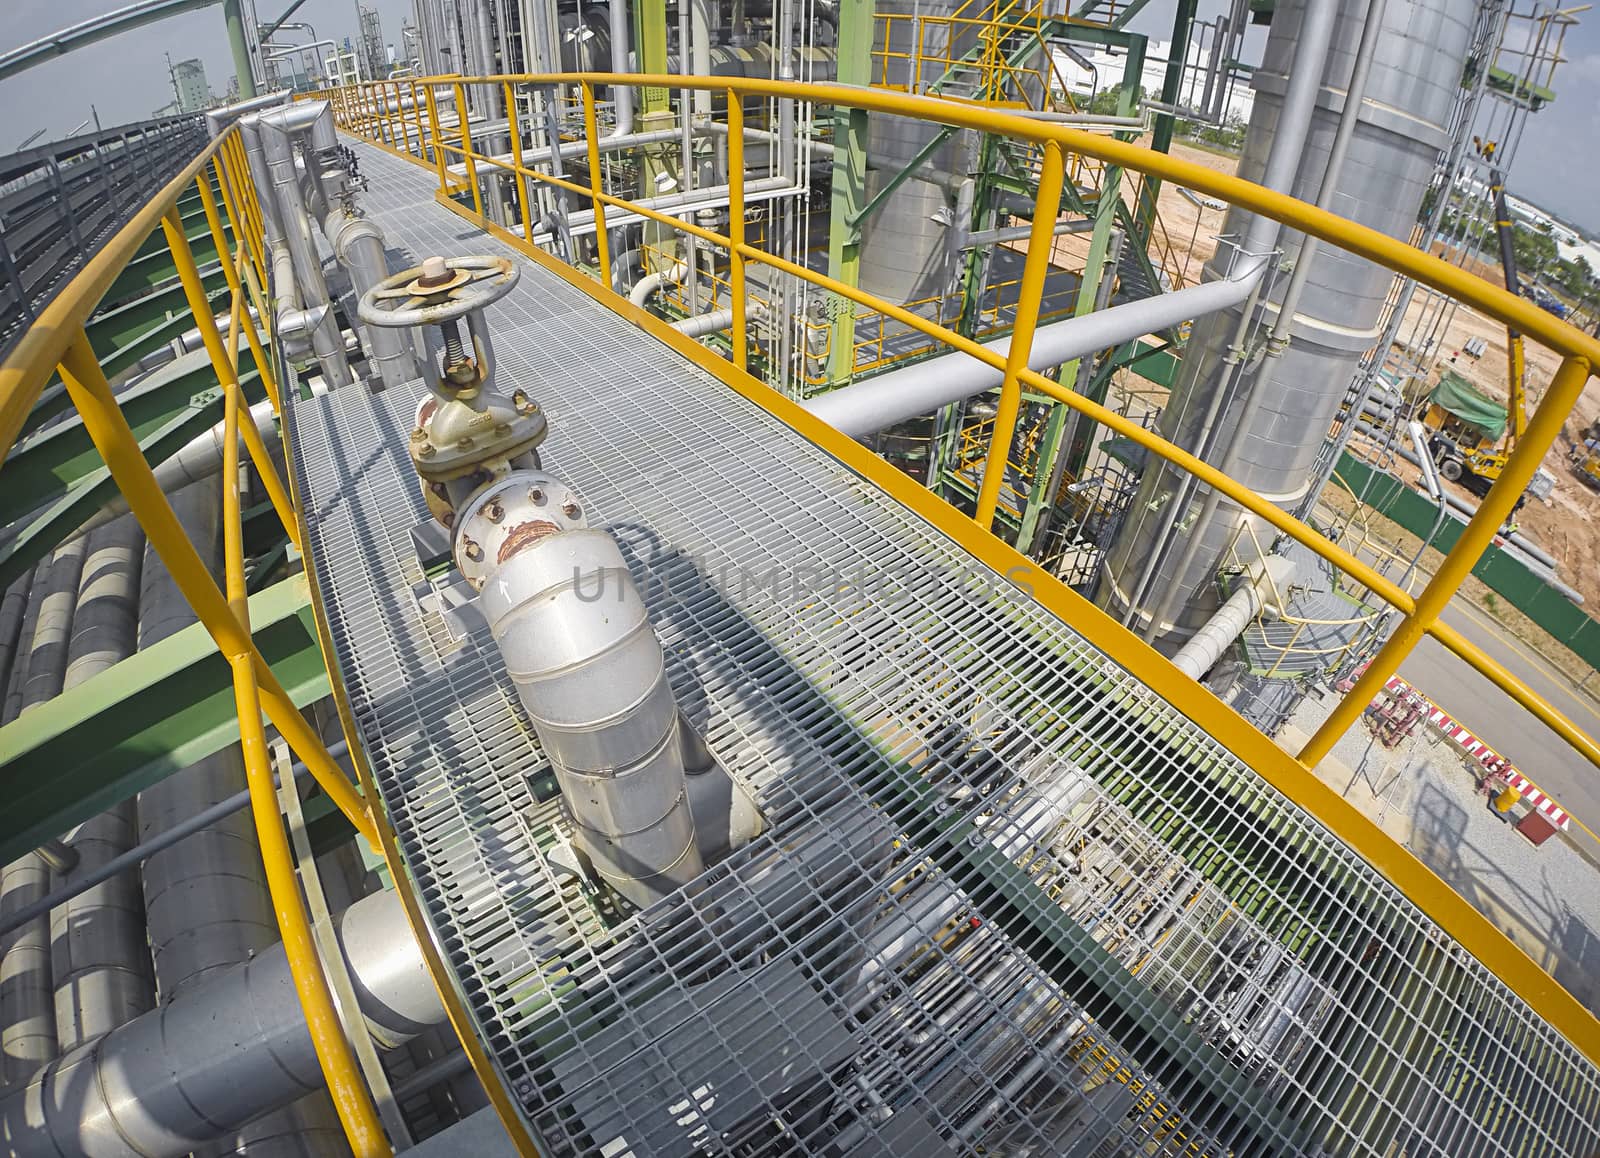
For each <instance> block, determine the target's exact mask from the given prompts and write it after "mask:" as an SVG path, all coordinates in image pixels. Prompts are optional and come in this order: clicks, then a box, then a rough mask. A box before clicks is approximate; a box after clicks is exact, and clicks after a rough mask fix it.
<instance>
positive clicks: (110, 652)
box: [50, 515, 155, 1051]
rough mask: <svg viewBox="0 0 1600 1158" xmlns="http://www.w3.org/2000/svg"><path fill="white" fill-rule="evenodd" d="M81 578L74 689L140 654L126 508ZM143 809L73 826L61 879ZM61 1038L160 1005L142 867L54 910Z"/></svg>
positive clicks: (97, 538)
mask: <svg viewBox="0 0 1600 1158" xmlns="http://www.w3.org/2000/svg"><path fill="white" fill-rule="evenodd" d="M87 543H88V546H87V557H86V559H85V561H84V567H83V576H82V580H81V583H80V585H79V587H78V606H77V611H76V614H75V615H74V617H73V624H72V643H71V647H70V649H69V652H68V658H67V670H66V678H65V679H64V680H63V683H62V686H63V688H64V689H65V690H70V689H72V688H75V687H77V686H78V685H79V684H82V683H83V682H84V681H85V680H88V679H90V678H92V677H94V676H96V675H99V674H100V673H101V672H103V671H105V670H107V669H108V668H110V667H112V666H113V665H115V664H116V663H118V662H119V661H121V660H123V659H125V658H127V657H128V656H129V655H131V654H133V651H134V646H135V644H136V642H137V637H138V609H139V576H140V572H141V570H142V564H143V560H144V535H143V533H142V532H141V531H140V530H139V524H138V523H137V522H136V521H135V520H134V519H133V518H132V517H131V516H128V515H124V516H123V517H122V518H120V519H117V520H116V521H115V522H113V523H111V524H110V525H108V526H106V527H103V528H101V529H99V530H97V531H95V532H93V533H92V534H91V535H90V537H89V538H88V541H87ZM137 828H138V817H137V810H136V807H135V805H134V802H133V801H132V800H125V801H123V802H122V803H120V804H117V805H115V806H114V807H112V808H110V809H107V810H106V811H105V812H103V813H101V814H100V815H99V816H96V817H94V818H93V819H92V820H88V821H85V822H84V823H83V824H80V825H78V826H77V827H76V828H75V829H73V830H72V831H70V832H69V833H67V835H66V837H65V840H66V843H67V844H68V846H69V847H70V848H71V849H72V850H73V852H74V853H75V854H76V858H75V863H74V864H73V866H72V867H71V868H70V869H68V870H67V871H66V872H65V873H63V874H62V879H61V883H62V885H63V886H70V885H71V884H72V883H73V881H74V880H75V879H79V878H80V877H82V876H83V875H86V874H88V873H92V872H94V871H95V870H96V869H98V868H99V867H100V866H102V865H104V864H106V863H107V862H108V861H110V860H112V859H114V858H116V857H118V856H121V855H122V854H123V853H125V852H127V851H128V850H129V849H130V848H132V847H133V845H134V842H135V840H136V836H137ZM50 959H51V971H52V980H53V984H54V987H55V1015H56V1038H57V1041H58V1042H59V1044H60V1048H61V1049H62V1050H63V1051H65V1050H69V1049H72V1048H73V1047H75V1046H77V1045H80V1044H82V1043H83V1042H85V1041H88V1040H90V1039H91V1038H95V1037H98V1036H100V1035H101V1034H103V1033H109V1032H110V1031H111V1030H113V1029H115V1028H116V1027H117V1026H119V1025H122V1024H123V1023H124V1022H127V1021H130V1020H132V1019H133V1018H135V1017H137V1016H138V1015H139V1014H141V1013H143V1012H145V1011H146V1010H148V1009H150V1008H151V1007H152V1006H154V1004H155V982H154V979H153V977H152V976H151V971H150V952H149V949H148V948H147V947H146V942H145V923H144V901H143V897H142V895H141V891H140V887H139V874H138V872H136V871H131V872H125V873H122V874H120V875H119V876H115V877H112V878H111V879H110V880H107V881H104V882H102V883H101V884H98V885H95V886H94V887H92V888H90V889H87V890H85V891H84V892H82V893H80V894H79V895H78V896H76V897H74V898H72V899H71V900H70V901H68V902H66V903H65V904H62V905H58V906H56V908H55V909H53V910H52V911H51V913H50Z"/></svg>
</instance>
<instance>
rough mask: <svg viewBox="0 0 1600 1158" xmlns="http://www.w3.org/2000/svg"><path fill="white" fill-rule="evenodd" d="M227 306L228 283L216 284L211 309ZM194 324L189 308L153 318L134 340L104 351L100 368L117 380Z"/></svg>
mask: <svg viewBox="0 0 1600 1158" xmlns="http://www.w3.org/2000/svg"><path fill="white" fill-rule="evenodd" d="M220 281H221V279H220V278H215V279H213V282H214V283H220ZM227 306H228V289H227V286H226V284H217V288H216V290H215V291H213V292H212V294H211V308H212V310H213V311H215V312H217V313H221V312H222V310H224V309H225V308H227ZM193 326H194V315H193V314H191V313H189V312H188V310H187V309H184V310H181V311H179V310H174V311H172V312H171V313H170V314H168V316H167V317H165V318H161V319H157V320H153V321H151V323H150V325H149V327H148V328H147V329H145V330H142V331H141V332H140V333H139V334H138V335H137V336H135V337H134V338H133V339H132V340H130V341H128V342H125V343H123V344H122V345H119V346H117V347H116V348H115V349H113V350H112V351H111V352H110V353H107V354H102V355H101V357H100V368H101V369H102V370H104V371H105V372H106V377H108V378H110V379H111V381H112V382H113V383H115V382H116V381H117V379H118V376H119V375H121V374H122V373H123V372H124V371H126V370H128V369H131V368H132V367H133V366H134V365H136V364H137V363H138V361H139V359H141V358H143V357H144V356H145V355H146V354H151V353H154V352H155V351H156V350H157V349H158V348H159V347H161V346H165V345H167V344H168V343H169V342H171V341H172V339H174V338H176V337H179V336H180V335H182V334H183V332H184V331H185V330H189V329H192V328H193ZM89 342H90V344H91V345H93V343H94V335H93V334H91V335H90V337H89Z"/></svg>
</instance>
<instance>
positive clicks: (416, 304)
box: [356, 257, 522, 326]
mask: <svg viewBox="0 0 1600 1158" xmlns="http://www.w3.org/2000/svg"><path fill="white" fill-rule="evenodd" d="M521 276H522V270H521V269H519V268H518V267H517V266H516V265H515V264H514V263H513V262H512V261H511V259H510V258H508V257H448V258H447V257H430V258H428V259H427V260H426V261H424V262H423V263H422V264H421V265H419V266H415V267H413V268H411V269H407V270H402V271H401V272H400V273H397V274H393V275H391V276H389V277H386V278H384V279H383V280H382V281H380V282H379V283H378V284H377V285H375V286H373V287H372V288H371V289H369V290H367V292H366V293H364V294H362V295H361V301H360V302H359V303H358V304H357V306H356V313H357V314H358V315H360V317H361V320H362V321H364V322H367V323H369V324H370V325H374V326H429V325H436V324H437V323H439V322H448V321H452V320H454V319H456V318H460V317H465V316H466V315H467V314H470V313H472V312H473V311H474V310H481V309H483V307H484V306H487V305H488V304H489V303H490V302H496V301H499V300H500V299H501V298H503V297H505V296H506V294H508V293H510V292H511V290H512V287H514V286H515V285H516V284H517V280H518V279H519V278H520V277H521Z"/></svg>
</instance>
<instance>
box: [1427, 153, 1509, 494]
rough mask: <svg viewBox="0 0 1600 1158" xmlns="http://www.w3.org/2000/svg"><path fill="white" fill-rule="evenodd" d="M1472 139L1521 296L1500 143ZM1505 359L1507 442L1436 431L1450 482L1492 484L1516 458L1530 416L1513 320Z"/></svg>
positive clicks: (1439, 459) (1505, 261) (1432, 443)
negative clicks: (1485, 169)
mask: <svg viewBox="0 0 1600 1158" xmlns="http://www.w3.org/2000/svg"><path fill="white" fill-rule="evenodd" d="M1473 144H1474V145H1476V146H1477V150H1478V154H1479V155H1480V156H1481V157H1483V159H1484V160H1486V161H1488V162H1489V193H1490V196H1491V197H1492V198H1493V199H1494V218H1495V221H1494V224H1495V233H1496V235H1497V236H1498V237H1499V241H1500V269H1501V273H1502V274H1503V275H1504V277H1505V283H1506V289H1508V290H1510V291H1511V292H1512V293H1514V294H1517V295H1518V296H1521V295H1522V283H1521V281H1520V279H1519V278H1518V276H1517V255H1516V251H1515V250H1514V249H1513V248H1512V244H1511V237H1512V234H1511V230H1512V225H1511V211H1510V210H1509V209H1508V208H1507V207H1506V181H1505V175H1504V174H1503V173H1502V172H1501V171H1500V169H1499V167H1498V166H1496V165H1495V164H1494V154H1495V148H1496V144H1495V142H1494V141H1485V140H1482V139H1481V138H1478V137H1474V138H1473ZM1506 361H1507V366H1506V370H1507V378H1508V388H1507V396H1506V417H1507V419H1508V422H1507V424H1506V434H1505V440H1504V442H1502V443H1499V444H1495V443H1487V442H1484V441H1482V440H1481V439H1479V440H1477V441H1475V442H1469V441H1468V439H1469V438H1470V437H1472V436H1463V435H1456V436H1454V437H1452V436H1451V435H1448V434H1446V433H1445V432H1444V431H1442V430H1440V431H1435V432H1434V434H1433V436H1432V437H1431V438H1430V439H1429V440H1428V450H1429V453H1430V454H1431V455H1432V456H1433V460H1434V462H1436V463H1438V464H1439V473H1440V474H1441V475H1443V476H1444V477H1445V478H1447V479H1449V480H1450V481H1451V482H1456V481H1459V480H1461V479H1462V478H1469V479H1470V480H1471V482H1476V483H1477V484H1478V486H1476V487H1474V489H1481V490H1487V489H1488V488H1489V487H1490V486H1492V485H1493V484H1494V482H1495V480H1497V479H1498V478H1499V477H1500V472H1501V471H1503V470H1504V469H1505V466H1506V463H1507V461H1509V460H1510V458H1511V452H1512V451H1513V450H1515V449H1516V446H1517V441H1518V440H1519V439H1520V438H1521V437H1522V435H1523V433H1524V431H1526V429H1527V425H1528V418H1527V414H1526V413H1525V412H1524V402H1523V400H1524V394H1525V384H1524V382H1525V378H1526V375H1527V365H1526V362H1525V360H1524V356H1523V345H1522V331H1520V330H1518V329H1517V328H1516V327H1514V326H1507V327H1506ZM1469 485H1470V482H1469Z"/></svg>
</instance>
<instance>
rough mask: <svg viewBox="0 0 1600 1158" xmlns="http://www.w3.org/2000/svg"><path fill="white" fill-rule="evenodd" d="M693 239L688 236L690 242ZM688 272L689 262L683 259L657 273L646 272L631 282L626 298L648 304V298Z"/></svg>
mask: <svg viewBox="0 0 1600 1158" xmlns="http://www.w3.org/2000/svg"><path fill="white" fill-rule="evenodd" d="M693 241H694V239H693V238H690V239H689V242H690V244H693ZM688 272H689V264H688V263H687V262H684V261H680V262H677V263H676V264H675V265H673V267H672V268H671V269H666V270H661V271H659V272H657V273H647V274H645V275H644V276H643V277H642V278H640V279H639V280H638V281H636V282H634V283H633V289H632V290H631V291H629V293H628V300H629V301H630V302H632V303H633V304H634V305H636V306H639V307H641V308H642V307H644V306H647V305H649V304H650V299H651V298H653V297H655V296H656V294H658V293H660V292H661V289H662V287H663V286H665V285H666V284H667V283H668V282H672V281H678V280H679V279H680V278H682V277H683V275H684V274H686V273H688Z"/></svg>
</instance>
